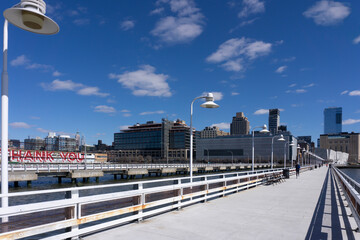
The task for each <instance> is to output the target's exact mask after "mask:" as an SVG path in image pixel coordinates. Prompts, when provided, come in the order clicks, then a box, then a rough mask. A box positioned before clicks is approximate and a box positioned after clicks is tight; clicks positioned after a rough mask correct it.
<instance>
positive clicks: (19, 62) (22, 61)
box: [10, 55, 30, 67]
mask: <svg viewBox="0 0 360 240" xmlns="http://www.w3.org/2000/svg"><path fill="white" fill-rule="evenodd" d="M29 62H30V60H29V59H27V57H26V56H25V55H21V56H18V57H17V58H15V59H14V60H12V61H11V62H10V64H11V66H14V67H16V66H22V65H25V64H27V63H29Z"/></svg>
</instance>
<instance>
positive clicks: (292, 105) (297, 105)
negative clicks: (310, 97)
mask: <svg viewBox="0 0 360 240" xmlns="http://www.w3.org/2000/svg"><path fill="white" fill-rule="evenodd" d="M301 106H302V104H291V107H301Z"/></svg>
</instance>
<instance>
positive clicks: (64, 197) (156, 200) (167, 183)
mask: <svg viewBox="0 0 360 240" xmlns="http://www.w3.org/2000/svg"><path fill="white" fill-rule="evenodd" d="M292 170H293V169H291V171H292ZM282 173H283V170H282V169H277V170H271V169H268V170H259V171H254V172H251V171H248V172H233V173H223V174H211V175H199V176H194V177H193V181H192V182H190V178H189V177H180V178H168V179H160V180H150V181H139V182H127V183H119V184H108V185H100V186H87V187H73V188H63V189H52V190H40V191H27V192H19V193H9V194H6V195H4V194H2V195H0V197H9V199H10V200H11V199H14V201H15V200H18V199H19V201H21V199H24V200H25V201H26V199H28V198H31V197H33V198H36V199H37V201H36V202H35V203H32V202H21V203H20V205H16V204H15V205H12V204H11V201H10V205H12V206H9V207H7V208H1V211H0V217H2V218H3V220H5V221H4V222H3V223H2V224H1V225H2V226H14V222H12V218H21V219H22V218H23V217H24V219H26V218H29V215H28V214H30V213H31V217H33V216H37V215H36V214H42V215H41V216H43V217H42V218H44V219H45V218H46V214H50V212H51V211H60V212H61V214H60V215H56V216H58V217H60V218H61V220H56V219H55V220H53V219H52V217H51V216H50V217H49V220H50V221H45V223H42V224H39V225H35V226H18V227H19V229H15V230H9V231H8V232H2V233H0V238H2V237H9V238H16V237H18V236H21V237H29V236H33V235H36V234H46V233H47V232H51V231H53V230H54V229H55V228H56V227H57V228H56V229H58V228H63V229H65V228H66V229H68V230H67V231H64V232H60V233H57V234H58V235H56V236H46V237H50V238H54V239H60V238H61V239H63V238H69V237H75V236H80V235H82V234H85V233H89V232H92V231H98V230H101V229H104V228H108V227H111V226H114V225H117V224H121V223H125V222H128V221H132V220H138V221H141V220H142V219H143V218H145V217H148V216H151V215H155V214H159V213H162V212H166V211H170V210H172V209H179V208H182V207H185V206H188V205H190V204H194V203H199V202H206V201H208V200H211V199H214V198H216V197H221V196H225V195H227V194H230V193H234V192H237V191H241V190H244V189H248V188H251V187H256V186H258V185H260V184H263V183H265V182H266V181H267V179H268V178H269V177H270V176H273V175H274V174H275V175H282ZM120 189H121V190H120ZM110 190H112V191H110ZM89 191H91V192H92V194H90V193H89ZM101 191H103V192H102V193H101ZM89 194H90V195H89ZM42 196H44V197H42ZM49 196H52V197H55V196H56V197H57V198H56V199H55V200H48V197H49ZM59 196H60V197H59ZM44 198H45V199H44ZM41 199H43V200H41ZM50 199H51V198H50ZM121 203H126V204H128V205H126V204H125V205H121ZM118 204H119V205H118ZM115 206H117V207H115ZM126 213H133V214H132V215H125V216H124V214H126ZM57 214H59V213H57ZM115 216H123V217H122V218H116V219H115V220H114V219H112V220H111V221H105V222H104V221H99V220H106V219H109V218H111V217H115ZM7 219H8V220H9V222H8V223H7V222H6V221H7ZM22 220H23V219H22ZM14 221H15V220H14ZM29 221H30V223H31V220H29ZM90 222H92V223H94V224H91V226H89V225H87V226H84V225H82V224H85V223H90ZM34 224H35V223H34ZM1 225H0V226H1ZM80 225H82V228H79V226H80ZM15 226H16V225H15ZM1 229H6V227H1ZM3 231H4V230H3Z"/></svg>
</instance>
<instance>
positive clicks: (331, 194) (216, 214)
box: [83, 167, 360, 240]
mask: <svg viewBox="0 0 360 240" xmlns="http://www.w3.org/2000/svg"><path fill="white" fill-rule="evenodd" d="M339 199H341V196H340V193H339V192H338V191H337V185H335V184H334V181H333V179H332V176H331V174H329V171H328V168H326V167H322V168H320V169H315V170H312V171H307V172H304V173H301V174H300V177H299V178H297V179H296V178H295V176H292V177H291V178H290V179H287V180H286V182H284V183H280V184H277V185H270V186H260V187H256V188H253V189H250V190H246V191H242V192H240V193H237V194H233V195H230V196H227V197H225V198H221V199H217V200H213V201H210V202H207V203H203V204H196V205H193V206H190V207H187V208H185V209H182V210H181V211H173V212H169V213H166V214H162V215H160V216H156V217H153V218H150V219H147V220H145V221H143V222H141V223H139V224H137V223H134V224H128V225H125V226H121V227H118V228H113V229H110V230H107V231H102V232H99V233H96V234H93V235H90V236H86V237H84V238H83V239H86V240H96V239H107V240H110V239H154V240H155V239H156V240H162V239H179V240H180V239H186V240H191V239H204V240H205V239H206V240H221V239H226V240H231V239H277V240H278V239H339V240H340V239H360V235H359V233H355V232H354V231H352V230H351V226H352V225H351V222H352V221H351V219H349V218H348V217H347V216H346V213H345V212H346V211H345V207H344V205H343V203H342V201H339ZM353 228H354V227H353ZM354 234H355V235H354Z"/></svg>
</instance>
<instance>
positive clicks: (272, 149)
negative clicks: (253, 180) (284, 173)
mask: <svg viewBox="0 0 360 240" xmlns="http://www.w3.org/2000/svg"><path fill="white" fill-rule="evenodd" d="M277 137H278V138H279V139H278V141H281V142H283V141H285V138H284V136H283V135H282V134H281V135H275V136H273V137H272V138H271V169H273V166H274V138H277Z"/></svg>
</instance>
